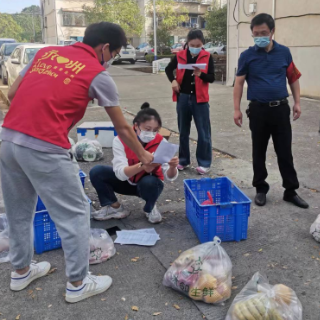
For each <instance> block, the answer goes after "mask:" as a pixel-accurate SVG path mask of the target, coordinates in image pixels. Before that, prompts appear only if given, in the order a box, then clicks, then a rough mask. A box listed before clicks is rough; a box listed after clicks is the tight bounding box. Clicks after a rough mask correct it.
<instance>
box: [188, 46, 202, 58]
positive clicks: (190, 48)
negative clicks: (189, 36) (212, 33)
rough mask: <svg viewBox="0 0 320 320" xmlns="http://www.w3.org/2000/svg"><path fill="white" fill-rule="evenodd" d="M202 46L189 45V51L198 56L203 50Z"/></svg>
mask: <svg viewBox="0 0 320 320" xmlns="http://www.w3.org/2000/svg"><path fill="white" fill-rule="evenodd" d="M201 50H202V48H193V47H189V51H190V53H191V54H193V55H195V56H197V55H198V54H199V53H200V52H201Z"/></svg>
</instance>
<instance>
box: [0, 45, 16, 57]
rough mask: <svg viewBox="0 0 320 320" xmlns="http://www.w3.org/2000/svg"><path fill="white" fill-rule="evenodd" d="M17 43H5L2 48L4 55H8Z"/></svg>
mask: <svg viewBox="0 0 320 320" xmlns="http://www.w3.org/2000/svg"><path fill="white" fill-rule="evenodd" d="M18 45H19V44H18V43H16V44H7V45H6V46H5V47H4V48H3V50H4V55H5V56H10V54H11V53H12V52H13V50H14V49H15V48H16V47H17V46H18Z"/></svg>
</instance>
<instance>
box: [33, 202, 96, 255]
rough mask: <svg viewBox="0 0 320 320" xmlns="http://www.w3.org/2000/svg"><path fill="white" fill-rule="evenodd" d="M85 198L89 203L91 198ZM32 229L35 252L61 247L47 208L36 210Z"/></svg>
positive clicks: (39, 252)
mask: <svg viewBox="0 0 320 320" xmlns="http://www.w3.org/2000/svg"><path fill="white" fill-rule="evenodd" d="M87 200H88V202H89V204H90V205H91V200H90V199H89V198H88V197H87ZM33 229H34V249H35V251H36V253H37V254H41V253H43V252H45V251H50V250H54V249H59V248H61V239H60V237H59V234H58V231H57V229H56V226H55V224H54V222H53V221H52V220H51V218H50V215H49V212H48V211H47V210H43V211H40V212H36V214H35V217H34V221H33Z"/></svg>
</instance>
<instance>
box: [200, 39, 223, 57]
mask: <svg viewBox="0 0 320 320" xmlns="http://www.w3.org/2000/svg"><path fill="white" fill-rule="evenodd" d="M204 49H205V50H206V51H208V52H210V53H211V54H219V55H225V54H226V46H225V45H224V44H222V43H218V44H217V43H213V42H208V43H206V44H205V45H204Z"/></svg>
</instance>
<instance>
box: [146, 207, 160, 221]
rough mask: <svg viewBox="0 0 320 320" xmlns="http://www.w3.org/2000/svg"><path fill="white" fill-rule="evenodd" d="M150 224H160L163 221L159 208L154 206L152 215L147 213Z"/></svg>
mask: <svg viewBox="0 0 320 320" xmlns="http://www.w3.org/2000/svg"><path fill="white" fill-rule="evenodd" d="M145 214H146V216H147V218H148V220H149V222H150V223H160V222H161V221H162V216H161V213H160V212H159V210H158V209H157V206H154V208H153V210H152V211H151V212H150V213H147V212H145Z"/></svg>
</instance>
